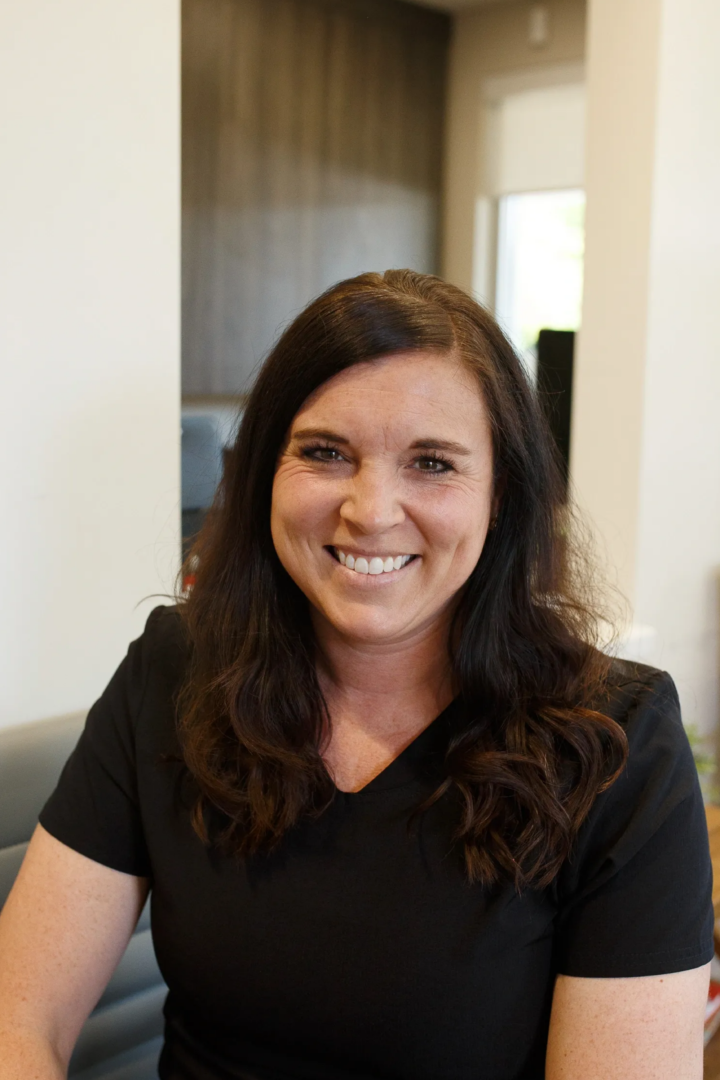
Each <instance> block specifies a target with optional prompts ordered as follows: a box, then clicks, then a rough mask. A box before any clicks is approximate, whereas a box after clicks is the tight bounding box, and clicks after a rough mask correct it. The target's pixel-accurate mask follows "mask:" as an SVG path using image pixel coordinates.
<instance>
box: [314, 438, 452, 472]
mask: <svg viewBox="0 0 720 1080" xmlns="http://www.w3.org/2000/svg"><path fill="white" fill-rule="evenodd" d="M322 451H325V452H326V453H332V454H340V451H339V450H338V448H337V447H336V446H328V445H326V444H324V443H317V444H316V445H314V446H306V447H304V448H303V450H302V451H301V453H302V456H303V457H304V458H309V459H310V460H311V461H318V462H320V463H321V464H323V465H333V464H335V462H336V461H338V458H321V457H316V455H317V454H319V453H321V452H322ZM415 460H416V461H432V462H437V463H439V464H441V465H443V466H444V468H442V469H418V472H422V473H425V475H426V476H444V475H445V473H449V472H454V469H455V467H454V465H453V464H452V462H451V461H449V460H448V459H447V458H446V457H445V456H444V455H443V454H441V453H440V452H439V451H437V450H430V451H429V452H428V453H426V454H423V455H422V457H419V458H416V459H415Z"/></svg>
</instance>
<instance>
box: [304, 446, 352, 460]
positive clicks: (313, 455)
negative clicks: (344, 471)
mask: <svg viewBox="0 0 720 1080" xmlns="http://www.w3.org/2000/svg"><path fill="white" fill-rule="evenodd" d="M302 456H303V457H306V458H310V460H311V461H328V462H333V461H342V460H343V457H342V454H341V453H340V451H339V450H336V449H335V447H334V446H306V447H305V449H304V450H303V452H302Z"/></svg>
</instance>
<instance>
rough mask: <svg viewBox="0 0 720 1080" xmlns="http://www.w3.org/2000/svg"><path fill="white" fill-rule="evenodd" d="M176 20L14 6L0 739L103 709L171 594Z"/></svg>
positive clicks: (86, 2) (74, 0)
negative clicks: (154, 610)
mask: <svg viewBox="0 0 720 1080" xmlns="http://www.w3.org/2000/svg"><path fill="white" fill-rule="evenodd" d="M178 8H179V5H178V0H124V2H123V3H117V2H114V0H113V2H111V0H62V3H58V0H23V2H22V3H19V4H16V3H5V4H2V5H0V130H2V145H3V153H2V169H1V170H0V233H1V234H2V244H1V245H0V267H1V269H2V280H3V293H2V304H1V305H0V355H1V356H2V361H1V362H2V386H3V394H2V398H1V399H0V410H1V411H2V419H1V420H0V440H1V447H0V454H2V461H3V469H2V473H1V474H0V506H1V507H2V529H0V567H2V571H1V572H2V577H3V589H2V593H3V600H2V611H1V613H0V657H2V673H1V675H0V694H1V696H2V703H1V705H0V726H4V725H7V724H12V723H15V722H21V721H26V720H34V719H39V718H42V717H46V716H51V715H54V714H59V713H63V712H66V711H70V710H74V709H79V708H84V707H87V706H88V705H90V704H91V702H92V701H93V699H94V698H95V697H96V696H97V694H98V693H99V692H100V691H101V690H102V688H103V686H104V684H105V682H106V681H107V679H108V677H109V676H110V675H111V673H112V671H113V670H114V668H115V666H116V665H117V663H118V662H119V660H120V659H121V658H122V656H123V655H124V653H125V650H126V648H127V644H128V641H129V640H130V639H131V638H132V637H133V636H135V635H136V634H137V633H138V632H139V631H140V629H141V627H142V624H143V621H144V618H145V615H146V614H147V611H148V610H149V608H150V607H151V606H152V605H153V604H154V603H157V602H158V601H157V600H144V598H146V597H148V596H149V594H151V593H157V592H159V591H165V590H167V589H168V588H171V587H172V584H173V574H174V571H175V569H176V567H177V561H178V552H179V537H178V532H179V269H180V262H179V118H180V102H179V10H178Z"/></svg>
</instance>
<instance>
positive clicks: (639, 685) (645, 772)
mask: <svg viewBox="0 0 720 1080" xmlns="http://www.w3.org/2000/svg"><path fill="white" fill-rule="evenodd" d="M593 705H594V707H595V708H597V709H598V711H600V712H603V713H605V714H606V715H607V716H610V717H612V719H613V720H615V721H616V722H617V723H618V724H620V726H621V727H622V728H623V730H624V731H625V734H626V736H627V740H628V760H627V764H626V767H625V770H624V772H623V774H622V775H621V779H622V778H623V777H624V778H625V782H626V784H627V783H631V784H634V783H642V784H648V783H651V782H654V783H656V784H664V785H669V787H671V788H672V791H673V799H674V800H676V799H677V798H681V797H683V796H684V795H687V794H689V793H690V791H691V790H694V787H695V785H696V782H697V774H696V769H695V764H694V761H693V756H692V751H691V749H690V744H689V742H688V739H687V735H686V732H685V728H684V727H683V723H682V716H681V712H680V701H679V698H678V693H677V689H676V687H675V683H674V682H673V680H672V677H671V676H670V675H669V674H668V673H667V671H660V670H658V669H657V668H653V667H648V666H647V665H645V664H639V663H634V662H631V661H627V660H613V662H612V664H611V667H610V671H609V674H608V678H607V681H606V684H605V687H604V688H603V691H602V692H601V693H600V694H599V695H598V697H597V699H596V701H595V702H594V703H593Z"/></svg>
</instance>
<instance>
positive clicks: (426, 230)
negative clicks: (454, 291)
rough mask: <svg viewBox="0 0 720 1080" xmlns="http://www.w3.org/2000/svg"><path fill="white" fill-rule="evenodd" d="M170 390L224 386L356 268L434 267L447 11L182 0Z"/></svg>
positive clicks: (387, 1)
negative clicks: (173, 383) (179, 300)
mask: <svg viewBox="0 0 720 1080" xmlns="http://www.w3.org/2000/svg"><path fill="white" fill-rule="evenodd" d="M182 12H183V63H182V80H183V85H182V101H183V117H182V153H183V163H182V183H183V198H182V204H183V221H182V226H183V241H182V243H183V393H184V394H185V395H186V396H190V395H212V394H236V393H238V392H241V391H243V390H244V389H245V388H246V387H247V385H248V383H249V381H250V378H251V377H252V373H253V370H254V369H255V367H256V365H257V364H258V363H259V362H260V361H261V360H262V358H263V356H264V355H265V353H266V352H267V350H268V349H269V347H270V346H271V344H272V342H273V341H274V340H275V338H276V337H277V335H278V333H279V331H280V330H281V329H282V327H283V325H284V324H286V323H287V321H288V320H289V319H291V318H292V317H293V316H294V315H295V314H296V313H297V312H298V311H299V310H300V309H301V308H302V307H303V306H304V305H305V304H306V303H307V302H308V300H310V299H311V297H313V296H315V295H317V294H318V293H319V292H321V291H322V290H323V289H324V288H326V287H327V286H328V285H330V284H332V283H333V282H335V281H338V280H340V279H341V278H343V277H347V276H349V275H351V274H357V273H361V272H362V271H365V270H384V269H387V268H388V267H398V266H408V267H413V268H415V269H418V270H422V271H429V272H433V271H435V270H436V269H437V258H438V245H439V237H438V220H439V201H440V182H441V159H442V130H443V113H444V100H445V79H446V61H447V48H448V39H449V27H450V20H449V18H448V17H447V16H445V15H442V14H439V13H436V12H433V11H429V10H426V9H423V8H420V7H416V6H415V5H413V4H406V3H401V2H400V0H183V4H182Z"/></svg>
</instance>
